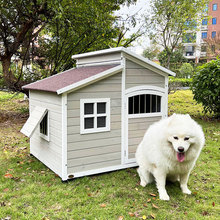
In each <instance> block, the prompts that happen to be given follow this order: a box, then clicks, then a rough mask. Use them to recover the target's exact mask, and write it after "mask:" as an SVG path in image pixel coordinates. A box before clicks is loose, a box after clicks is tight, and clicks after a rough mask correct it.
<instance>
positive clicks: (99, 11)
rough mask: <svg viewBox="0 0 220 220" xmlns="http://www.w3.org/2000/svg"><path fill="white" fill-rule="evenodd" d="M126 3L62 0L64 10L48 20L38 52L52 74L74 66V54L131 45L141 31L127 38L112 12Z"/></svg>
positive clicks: (39, 40)
mask: <svg viewBox="0 0 220 220" xmlns="http://www.w3.org/2000/svg"><path fill="white" fill-rule="evenodd" d="M66 1H67V0H66ZM123 2H124V1H117V0H114V1H112V0H106V1H104V2H103V1H102V0H99V1H90V0H84V1H81V0H78V1H74V3H72V1H68V4H66V2H64V1H62V3H61V5H60V6H59V7H62V13H60V16H59V17H54V18H53V19H52V20H51V21H50V22H49V23H48V25H47V27H46V28H45V32H44V35H42V36H41V37H39V39H38V42H39V45H40V47H39V48H36V51H35V52H36V55H37V56H38V57H41V58H42V59H43V61H44V62H43V65H44V66H50V72H49V75H54V74H56V73H58V72H61V71H64V70H66V69H69V68H71V67H73V65H74V60H72V59H71V56H72V55H74V54H79V53H84V52H89V51H94V50H100V49H106V48H110V47H116V46H125V47H127V46H129V45H130V43H131V42H132V41H134V40H135V39H136V37H138V34H136V35H135V36H131V37H130V38H125V37H124V34H125V33H124V29H122V28H120V27H118V26H117V25H116V24H117V19H118V18H117V17H115V16H114V15H113V11H115V10H117V9H119V6H120V3H123ZM57 10H59V9H57ZM125 31H126V30H125ZM45 34H46V35H48V38H47V39H45ZM39 61H40V62H41V60H40V59H39ZM41 63H42V62H41Z"/></svg>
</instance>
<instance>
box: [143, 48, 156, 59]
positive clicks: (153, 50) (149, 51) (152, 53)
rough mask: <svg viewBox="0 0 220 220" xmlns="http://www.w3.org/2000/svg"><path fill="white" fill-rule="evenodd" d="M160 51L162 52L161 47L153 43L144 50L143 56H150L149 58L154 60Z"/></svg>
mask: <svg viewBox="0 0 220 220" xmlns="http://www.w3.org/2000/svg"><path fill="white" fill-rule="evenodd" d="M159 53H160V49H159V47H157V46H156V45H152V46H151V47H147V48H146V49H145V50H144V51H143V56H144V57H146V58H148V59H149V60H154V59H157V58H158V55H159Z"/></svg>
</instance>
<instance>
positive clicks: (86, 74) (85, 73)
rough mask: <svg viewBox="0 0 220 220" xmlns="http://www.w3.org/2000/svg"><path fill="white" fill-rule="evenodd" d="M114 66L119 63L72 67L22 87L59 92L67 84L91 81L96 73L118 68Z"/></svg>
mask: <svg viewBox="0 0 220 220" xmlns="http://www.w3.org/2000/svg"><path fill="white" fill-rule="evenodd" d="M115 67H120V65H100V66H88V67H79V68H73V69H70V70H67V71H65V72H63V73H59V74H57V75H54V76H51V77H48V78H46V79H43V80H39V81H37V82H34V83H31V84H28V85H26V86H23V89H26V90H39V91H47V92H55V93H58V94H61V93H62V91H61V90H62V89H64V88H68V86H72V85H73V84H76V85H79V84H80V82H85V80H86V79H88V80H89V79H90V80H89V81H92V79H93V78H97V77H95V76H96V75H98V74H101V73H111V69H112V71H115V70H116V71H117V70H119V69H120V68H115ZM108 70H110V71H108ZM100 78H101V76H100ZM88 80H87V81H88Z"/></svg>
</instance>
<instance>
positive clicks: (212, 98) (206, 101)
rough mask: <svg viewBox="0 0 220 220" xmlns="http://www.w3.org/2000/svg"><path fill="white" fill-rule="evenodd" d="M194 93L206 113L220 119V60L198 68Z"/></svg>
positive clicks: (193, 86) (193, 84)
mask: <svg viewBox="0 0 220 220" xmlns="http://www.w3.org/2000/svg"><path fill="white" fill-rule="evenodd" d="M192 92H193V94H194V97H193V98H194V99H195V100H196V101H197V102H198V103H202V105H203V107H204V112H205V113H207V112H210V113H214V114H215V115H216V116H217V117H218V118H219V117H220V59H219V58H217V60H212V61H210V62H209V63H206V64H203V65H202V66H200V67H198V68H197V70H196V73H195V74H194V76H193V81H192Z"/></svg>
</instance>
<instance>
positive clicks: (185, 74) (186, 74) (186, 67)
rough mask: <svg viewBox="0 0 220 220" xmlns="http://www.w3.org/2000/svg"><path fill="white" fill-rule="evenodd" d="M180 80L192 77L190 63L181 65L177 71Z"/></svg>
mask: <svg viewBox="0 0 220 220" xmlns="http://www.w3.org/2000/svg"><path fill="white" fill-rule="evenodd" d="M179 72H180V74H179V75H180V77H181V78H186V79H187V78H190V77H191V76H192V75H193V72H194V69H193V66H192V65H191V64H190V63H183V65H182V66H181V67H180V69H179Z"/></svg>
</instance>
